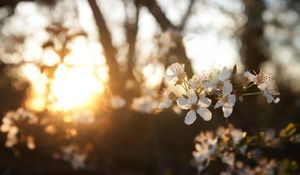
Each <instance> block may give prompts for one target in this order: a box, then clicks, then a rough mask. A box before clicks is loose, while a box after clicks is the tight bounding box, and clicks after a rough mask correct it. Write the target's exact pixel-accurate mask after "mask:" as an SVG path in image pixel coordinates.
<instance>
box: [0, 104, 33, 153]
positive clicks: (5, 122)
mask: <svg viewBox="0 0 300 175" xmlns="http://www.w3.org/2000/svg"><path fill="white" fill-rule="evenodd" d="M16 122H27V123H29V124H35V123H37V122H38V118H37V117H36V116H35V115H34V114H32V113H30V112H28V111H26V110H24V109H23V108H19V109H17V110H16V111H11V112H8V113H6V115H5V116H4V117H3V118H2V125H1V127H0V131H1V132H4V133H7V135H6V141H5V146H6V147H12V146H14V145H15V144H17V143H18V134H19V132H20V129H19V128H18V127H17V125H16ZM31 148H32V147H31Z"/></svg>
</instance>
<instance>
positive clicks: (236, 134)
mask: <svg viewBox="0 0 300 175" xmlns="http://www.w3.org/2000/svg"><path fill="white" fill-rule="evenodd" d="M230 135H231V138H232V140H233V143H234V144H235V145H237V144H238V143H240V141H241V140H242V139H243V138H245V136H246V132H243V131H242V130H240V129H235V128H233V127H231V129H230Z"/></svg>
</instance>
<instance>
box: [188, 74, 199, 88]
mask: <svg viewBox="0 0 300 175" xmlns="http://www.w3.org/2000/svg"><path fill="white" fill-rule="evenodd" d="M189 85H190V86H191V88H192V89H195V90H198V89H199V88H200V87H201V86H202V80H201V77H200V75H198V74H197V75H193V77H192V78H191V79H189Z"/></svg>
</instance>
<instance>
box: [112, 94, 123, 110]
mask: <svg viewBox="0 0 300 175" xmlns="http://www.w3.org/2000/svg"><path fill="white" fill-rule="evenodd" d="M110 104H111V106H112V107H113V108H114V109H120V108H123V107H124V106H125V105H126V100H125V99H124V98H122V97H121V96H113V97H112V98H111V100H110Z"/></svg>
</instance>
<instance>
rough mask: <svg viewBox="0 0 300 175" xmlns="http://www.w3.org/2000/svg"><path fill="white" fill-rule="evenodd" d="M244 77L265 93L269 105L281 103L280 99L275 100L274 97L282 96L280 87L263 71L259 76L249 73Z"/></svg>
mask: <svg viewBox="0 0 300 175" xmlns="http://www.w3.org/2000/svg"><path fill="white" fill-rule="evenodd" d="M244 76H245V77H247V78H248V80H249V82H253V84H256V85H257V87H258V88H259V89H260V90H261V91H262V92H263V95H264V96H265V97H266V99H267V102H268V103H272V102H274V103H279V101H280V99H279V98H274V97H273V95H280V93H279V91H278V87H277V85H276V83H275V81H274V80H273V79H272V78H271V77H270V74H267V73H265V72H263V71H260V73H259V74H258V75H254V74H251V73H250V72H249V71H246V72H245V73H244Z"/></svg>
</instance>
